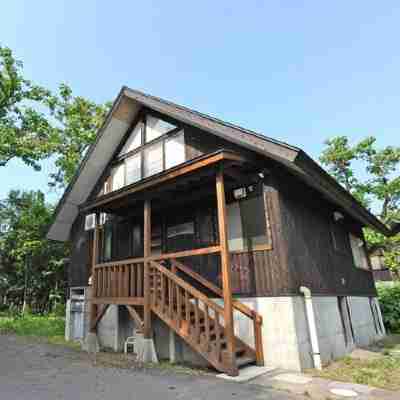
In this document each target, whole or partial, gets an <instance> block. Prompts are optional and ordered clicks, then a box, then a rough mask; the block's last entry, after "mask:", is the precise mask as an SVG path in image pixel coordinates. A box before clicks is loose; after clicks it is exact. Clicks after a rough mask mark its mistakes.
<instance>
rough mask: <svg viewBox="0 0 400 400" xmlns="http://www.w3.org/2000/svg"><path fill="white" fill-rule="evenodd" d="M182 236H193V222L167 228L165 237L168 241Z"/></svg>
mask: <svg viewBox="0 0 400 400" xmlns="http://www.w3.org/2000/svg"><path fill="white" fill-rule="evenodd" d="M183 235H194V223H193V221H190V222H185V223H183V224H179V225H173V226H170V227H168V231H167V237H168V239H170V238H173V237H176V236H183Z"/></svg>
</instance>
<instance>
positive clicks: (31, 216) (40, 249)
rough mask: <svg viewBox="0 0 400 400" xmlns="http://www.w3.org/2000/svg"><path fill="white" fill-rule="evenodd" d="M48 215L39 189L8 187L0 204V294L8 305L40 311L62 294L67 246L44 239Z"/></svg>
mask: <svg viewBox="0 0 400 400" xmlns="http://www.w3.org/2000/svg"><path fill="white" fill-rule="evenodd" d="M52 218H53V207H51V206H49V205H48V204H46V202H45V198H44V195H43V193H42V192H40V191H37V192H34V191H30V192H20V191H14V190H12V191H10V193H9V194H8V196H7V198H6V199H5V200H3V201H2V202H1V203H0V223H1V224H2V226H3V230H2V232H1V233H0V255H1V256H0V257H1V258H0V297H2V298H3V301H4V300H7V303H8V304H10V303H13V304H15V305H17V306H21V305H22V304H23V302H24V301H26V302H27V304H28V305H30V306H32V307H33V308H36V309H39V310H41V311H44V310H49V309H50V307H51V305H52V304H53V303H54V302H56V300H57V299H61V298H63V297H64V289H65V282H66V279H65V276H66V275H65V270H64V261H65V257H66V256H67V248H66V247H65V245H64V244H62V243H57V242H53V241H50V240H47V239H46V232H47V229H48V227H49V225H50V223H51V221H52ZM5 226H7V229H4V227H5Z"/></svg>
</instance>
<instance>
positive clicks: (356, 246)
mask: <svg viewBox="0 0 400 400" xmlns="http://www.w3.org/2000/svg"><path fill="white" fill-rule="evenodd" d="M349 237H350V245H351V251H352V253H353V260H354V265H355V266H356V267H357V268H362V269H366V270H369V265H368V260H367V255H366V252H365V246H364V242H363V240H362V239H360V238H359V237H357V236H355V235H353V234H352V233H349Z"/></svg>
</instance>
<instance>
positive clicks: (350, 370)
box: [310, 335, 400, 390]
mask: <svg viewBox="0 0 400 400" xmlns="http://www.w3.org/2000/svg"><path fill="white" fill-rule="evenodd" d="M371 350H372V351H374V352H376V353H377V356H375V357H372V358H370V359H359V358H351V357H345V358H343V359H341V360H338V361H335V362H332V363H331V364H329V365H328V366H327V367H325V368H324V369H323V370H322V371H316V370H312V371H310V373H311V374H312V375H314V376H319V377H321V378H326V379H332V380H336V381H342V382H352V383H359V384H363V385H369V386H374V387H377V388H382V389H387V390H400V353H399V354H398V355H395V352H397V351H400V335H393V336H390V337H388V338H387V339H385V340H383V341H382V342H380V343H379V344H378V346H374V348H372V349H371Z"/></svg>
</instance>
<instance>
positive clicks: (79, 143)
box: [47, 84, 111, 187]
mask: <svg viewBox="0 0 400 400" xmlns="http://www.w3.org/2000/svg"><path fill="white" fill-rule="evenodd" d="M47 105H48V107H49V110H50V115H51V116H52V117H53V118H54V120H55V123H54V132H55V136H54V137H55V138H56V140H55V146H54V156H55V165H56V167H57V171H56V172H55V173H53V174H51V182H50V185H51V186H58V187H65V186H66V185H68V183H69V182H70V181H71V179H72V178H73V176H74V174H75V172H76V170H77V168H78V166H79V163H80V161H81V160H82V157H83V156H84V154H85V153H86V151H87V149H88V147H89V145H90V144H91V143H93V141H94V140H95V137H96V133H97V130H98V129H99V128H100V127H101V125H102V124H103V122H104V119H105V116H106V114H107V112H108V110H109V109H110V106H111V105H110V103H105V104H96V103H94V102H93V101H90V100H88V99H85V98H83V97H79V96H78V97H74V96H73V94H72V89H71V88H70V87H69V86H68V85H66V84H61V85H60V86H59V90H58V93H56V94H55V95H52V96H50V97H49V98H48V100H47Z"/></svg>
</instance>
